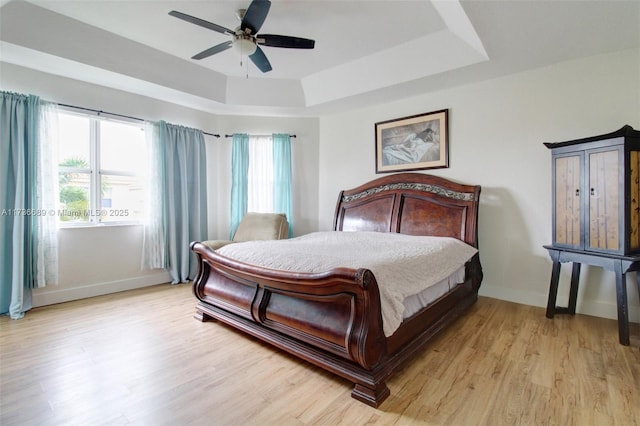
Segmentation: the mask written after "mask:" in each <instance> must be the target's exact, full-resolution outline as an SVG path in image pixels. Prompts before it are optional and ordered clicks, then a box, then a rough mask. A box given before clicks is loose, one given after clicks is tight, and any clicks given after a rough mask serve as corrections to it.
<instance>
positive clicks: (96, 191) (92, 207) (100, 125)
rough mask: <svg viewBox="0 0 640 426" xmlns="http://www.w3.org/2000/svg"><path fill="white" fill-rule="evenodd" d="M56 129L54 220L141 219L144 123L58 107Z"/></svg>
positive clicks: (144, 173) (145, 155)
mask: <svg viewBox="0 0 640 426" xmlns="http://www.w3.org/2000/svg"><path fill="white" fill-rule="evenodd" d="M58 129H59V137H58V140H59V146H58V179H59V182H58V183H59V189H60V200H59V201H60V208H59V209H58V214H57V216H58V220H59V221H60V222H61V223H64V224H101V223H115V222H136V221H139V220H141V219H142V218H143V217H144V214H145V193H146V191H145V186H146V184H145V175H146V166H147V147H146V139H145V132H144V127H143V125H142V124H141V123H138V122H128V121H120V120H112V119H109V118H104V117H98V116H96V115H87V114H77V113H73V112H69V111H61V112H60V113H59V114H58Z"/></svg>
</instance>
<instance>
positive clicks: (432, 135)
mask: <svg viewBox="0 0 640 426" xmlns="http://www.w3.org/2000/svg"><path fill="white" fill-rule="evenodd" d="M448 117H449V110H448V109H443V110H441V111H434V112H428V113H426V114H419V115H412V116H410V117H404V118H397V119H394V120H388V121H381V122H379V123H376V125H375V130H376V173H389V172H399V171H407V170H420V169H438V168H445V167H449V124H448Z"/></svg>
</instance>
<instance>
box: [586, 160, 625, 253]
mask: <svg viewBox="0 0 640 426" xmlns="http://www.w3.org/2000/svg"><path fill="white" fill-rule="evenodd" d="M619 156H620V151H619V150H618V149H616V150H611V151H601V152H592V153H590V154H589V247H590V248H592V249H604V250H618V249H619V248H620V205H619V203H620V181H619V179H620V160H619Z"/></svg>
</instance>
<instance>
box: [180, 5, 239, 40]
mask: <svg viewBox="0 0 640 426" xmlns="http://www.w3.org/2000/svg"><path fill="white" fill-rule="evenodd" d="M169 15H171V16H175V17H176V18H179V19H182V20H183V21H187V22H190V23H192V24H196V25H200V26H201V27H204V28H207V29H210V30H213V31H217V32H219V33H222V34H230V35H234V34H235V31H231V30H230V29H229V28H225V27H223V26H222V25H218V24H214V23H213V22H209V21H205V20H204V19H200V18H196V17H195V16H191V15H187V14H186V13H182V12H178V11H177V10H172V11H171V12H169Z"/></svg>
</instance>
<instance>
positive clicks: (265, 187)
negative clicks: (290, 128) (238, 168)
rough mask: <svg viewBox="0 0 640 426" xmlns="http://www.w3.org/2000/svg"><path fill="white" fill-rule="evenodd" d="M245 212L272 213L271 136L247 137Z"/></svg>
mask: <svg viewBox="0 0 640 426" xmlns="http://www.w3.org/2000/svg"><path fill="white" fill-rule="evenodd" d="M247 179H248V188H247V210H248V211H250V212H259V213H272V212H273V141H272V139H271V136H249V172H248V176H247Z"/></svg>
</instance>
